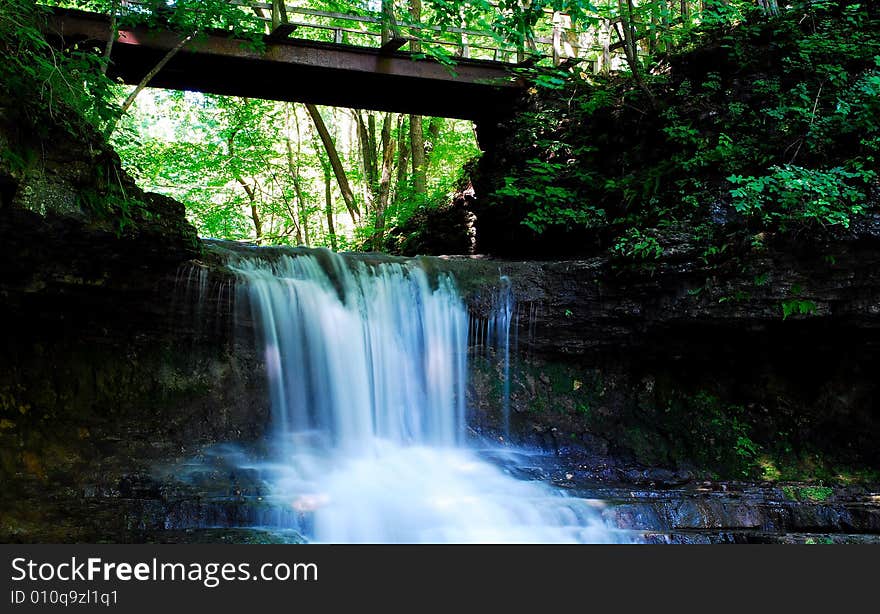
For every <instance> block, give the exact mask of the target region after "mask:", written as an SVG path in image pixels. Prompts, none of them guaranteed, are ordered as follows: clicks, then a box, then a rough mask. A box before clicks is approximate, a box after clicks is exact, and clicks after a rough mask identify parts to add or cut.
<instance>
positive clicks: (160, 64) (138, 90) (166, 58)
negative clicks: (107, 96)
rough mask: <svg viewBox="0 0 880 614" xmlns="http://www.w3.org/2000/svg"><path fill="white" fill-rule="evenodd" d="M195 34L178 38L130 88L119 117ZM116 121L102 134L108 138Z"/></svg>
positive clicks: (114, 127)
mask: <svg viewBox="0 0 880 614" xmlns="http://www.w3.org/2000/svg"><path fill="white" fill-rule="evenodd" d="M195 35H196V32H193V33H191V34H187V35H186V36H184V37H183V38H182V39H180V42H179V43H177V45H175V46H174V47H172V48H171V49H169V50H168V53H166V54H165V56H164V57H163V58H162V59H161V60H159V62H158V63H157V64H156V65H155V66H153V68H152V69H151V70H150V72H148V73H147V74H146V75H145V76H144V78H143V79H141V81H140V83H138V84H137V86H135V88H134V89H133V90H132V92H131V94H129V95H128V98H126V99H125V102H123V103H122V108H121V109H120V112H119V117H122V116H123V115H125V114H126V113H127V112H128V109H129V108H131V105H133V104H134V101H135V98H137V96H138V94H140V93H141V92H142V91H143V90H144V88H145V87H147V86H148V85H149V84H150V81H152V80H153V77H155V76H156V75H157V74H159V71H160V70H162V69H163V68H165V65H166V64H167V63H168V62H170V61H171V59H172V58H173V57H174V56H175V55H177V53H178V52H179V51H180V50H181V49H183V48H184V47H185V46H186V44H187V43H188V42H189V41H191V40H192V39H193V38H194V37H195ZM118 122H119V120H118V119H117V120H114V121H111V122H110V124H109V125H108V126H107V129H106V131H105V132H104V136H106V137H107V138H109V137H110V135H111V134H113V131H114V130H116V124H117V123H118Z"/></svg>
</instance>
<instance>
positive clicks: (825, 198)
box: [728, 165, 876, 228]
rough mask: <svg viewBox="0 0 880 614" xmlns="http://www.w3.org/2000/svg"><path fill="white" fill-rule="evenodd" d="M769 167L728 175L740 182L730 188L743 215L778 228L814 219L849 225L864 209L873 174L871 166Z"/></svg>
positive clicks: (830, 223) (831, 223) (738, 210)
mask: <svg viewBox="0 0 880 614" xmlns="http://www.w3.org/2000/svg"><path fill="white" fill-rule="evenodd" d="M769 170H770V174H768V175H763V176H760V177H742V176H739V175H733V176H731V177H728V181H730V182H731V183H732V184H734V185H737V186H739V187H737V188H734V189H732V190H731V191H730V195H731V196H732V197H733V202H732V205H733V208H734V209H735V210H736V211H737V212H739V213H742V214H743V215H745V216H748V217H760V218H761V222H762V223H763V224H764V225H767V226H775V225H778V226H779V227H781V228H787V227H789V226H791V225H792V224H797V223H805V222H813V221H815V222H819V223H820V224H828V225H839V226H843V227H848V226H849V224H850V221H851V220H852V218H853V217H854V216H858V215H861V214H863V213H864V212H865V210H866V202H867V188H868V185H869V183H870V182H871V181H873V180H874V179H875V178H876V173H875V172H874V171H872V170H863V171H861V172H855V173H854V172H849V171H846V170H844V169H843V168H840V167H837V168H832V169H830V170H827V171H826V170H818V169H806V168H802V167H799V166H793V165H785V166H781V167H779V166H773V167H771V168H770V169H769ZM853 182H858V183H859V184H861V185H859V186H858V187H857V186H855V185H852V184H853Z"/></svg>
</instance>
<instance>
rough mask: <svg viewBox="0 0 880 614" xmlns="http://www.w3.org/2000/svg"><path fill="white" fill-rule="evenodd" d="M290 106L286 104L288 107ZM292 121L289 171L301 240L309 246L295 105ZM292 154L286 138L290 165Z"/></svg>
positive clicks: (300, 138)
mask: <svg viewBox="0 0 880 614" xmlns="http://www.w3.org/2000/svg"><path fill="white" fill-rule="evenodd" d="M290 108H291V107H290V106H288V109H290ZM293 122H294V125H295V126H296V163H295V164H293V165H292V166H291V169H290V173H291V175H292V176H293V191H294V193H295V194H296V202H297V211H298V212H299V225H300V227H301V228H302V233H303V240H304V242H305V245H306V247H311V245H312V240H311V237H310V236H309V213H308V211H307V210H306V201H305V198H303V191H302V180H301V179H300V176H299V163H300V160H301V158H302V135H301V134H300V130H299V117H297V115H296V107H293ZM292 156H293V147H292V145H291V143H290V138H288V139H287V159H288V165H289V166H290V163H291V158H292Z"/></svg>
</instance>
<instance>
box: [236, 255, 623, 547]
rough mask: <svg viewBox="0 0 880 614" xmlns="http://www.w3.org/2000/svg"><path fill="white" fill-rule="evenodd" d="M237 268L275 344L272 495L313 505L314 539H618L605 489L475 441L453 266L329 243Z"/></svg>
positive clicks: (267, 344)
mask: <svg viewBox="0 0 880 614" xmlns="http://www.w3.org/2000/svg"><path fill="white" fill-rule="evenodd" d="M234 268H235V269H236V271H237V272H238V273H239V274H240V275H241V276H242V277H243V278H244V279H245V280H246V284H244V287H245V292H246V300H247V301H248V305H249V307H250V309H251V313H252V316H253V317H254V318H255V319H256V321H257V323H258V330H259V334H260V339H259V342H260V344H261V347H262V348H264V351H265V363H266V370H267V376H268V380H269V390H270V395H271V407H272V429H271V437H272V441H271V442H270V449H271V450H272V451H273V452H272V454H273V460H272V462H270V463H267V464H266V465H265V466H263V467H262V470H263V473H264V475H266V476H267V480H268V482H269V485H270V488H271V493H270V494H269V498H270V499H271V500H272V501H273V502H274V503H277V504H278V505H280V506H282V508H285V509H286V508H287V507H288V506H289V508H290V509H291V510H292V511H293V512H296V513H295V514H292V515H291V516H290V517H291V518H293V517H301V516H303V515H307V516H308V518H309V522H308V523H305V524H304V525H303V526H298V527H296V528H297V529H299V530H302V531H303V532H304V533H305V534H306V535H305V536H306V537H307V538H308V539H310V540H312V541H317V542H370V543H401V542H402V543H424V542H432V543H438V542H439V543H443V542H452V543H469V542H490V543H503V542H540V543H555V542H575V543H576V542H605V541H614V539H615V533H614V531H613V530H611V529H609V528H608V527H607V526H606V525H605V524H604V522H603V521H602V519H601V516H600V513H599V512H598V511H597V509H596V508H595V504H594V503H592V502H590V501H586V500H582V499H577V498H573V497H566V496H564V495H563V494H562V493H560V492H558V491H556V490H554V489H552V488H551V487H549V486H548V485H546V484H544V483H540V482H535V481H524V480H519V479H516V478H514V477H512V476H511V475H510V474H509V473H507V472H506V471H505V470H504V469H503V468H502V467H500V466H498V465H496V464H494V463H492V462H489V461H488V460H485V459H484V458H482V457H481V456H480V454H478V452H477V451H476V450H474V449H472V448H471V447H470V446H469V445H468V444H467V443H466V442H465V432H466V431H465V429H466V425H465V387H466V385H467V349H468V348H467V342H468V314H467V310H466V308H465V306H464V303H463V302H462V300H461V298H460V297H459V295H458V293H457V291H456V288H455V284H454V282H453V280H451V279H450V278H448V277H443V276H441V277H440V278H439V280H436V282H435V283H434V284H433V285H432V283H431V281H430V280H429V278H428V276H427V275H426V274H425V272H424V271H423V270H422V269H420V268H418V267H416V266H404V265H401V264H398V263H383V264H366V263H364V262H350V261H347V260H345V259H344V258H343V257H341V256H338V255H335V254H331V253H329V252H324V251H315V252H313V253H310V254H306V255H299V256H288V255H284V256H281V257H280V258H278V259H277V260H273V261H267V260H261V259H256V258H250V259H240V260H238V261H237V262H236V263H235V264H234ZM505 309H506V310H507V314H508V320H509V304H507V305H506V306H505ZM285 517H287V516H286V515H285ZM282 528H283V527H282Z"/></svg>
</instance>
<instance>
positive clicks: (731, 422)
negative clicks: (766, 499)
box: [661, 392, 761, 477]
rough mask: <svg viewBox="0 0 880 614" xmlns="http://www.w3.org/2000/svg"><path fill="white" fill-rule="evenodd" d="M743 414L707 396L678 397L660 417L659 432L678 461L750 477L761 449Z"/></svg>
mask: <svg viewBox="0 0 880 614" xmlns="http://www.w3.org/2000/svg"><path fill="white" fill-rule="evenodd" d="M743 413H744V410H743V408H742V407H740V406H737V405H725V404H722V402H721V401H720V399H719V398H718V397H716V396H714V395H712V394H710V393H707V392H699V393H697V394H695V395H693V396H684V395H679V396H677V397H674V398H673V399H672V400H671V401H669V403H668V404H667V406H666V408H665V410H664V411H663V413H662V414H661V416H662V418H661V420H662V428H663V429H664V430H665V431H666V432H667V433H668V435H667V436H668V437H669V438H670V439H671V440H672V442H673V447H672V449H673V453H674V454H681V455H682V458H680V459H679V460H686V459H688V458H690V459H693V460H694V461H696V462H698V463H702V465H703V466H705V467H714V468H716V469H718V470H724V471H726V472H730V473H739V474H740V475H742V476H744V477H746V476H751V475H752V474H753V473H754V472H755V470H756V467H757V460H758V454H759V453H760V450H761V447H760V446H759V445H758V444H757V443H756V442H755V441H754V440H753V439H752V438H751V429H750V427H749V424H748V422H747V421H746V420H744V418H743Z"/></svg>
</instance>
